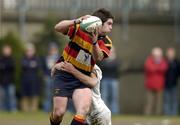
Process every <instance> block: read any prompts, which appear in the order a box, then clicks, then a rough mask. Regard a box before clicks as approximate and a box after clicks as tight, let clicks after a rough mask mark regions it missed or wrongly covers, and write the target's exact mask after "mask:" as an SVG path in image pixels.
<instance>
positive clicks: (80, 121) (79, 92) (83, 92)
mask: <svg viewBox="0 0 180 125" xmlns="http://www.w3.org/2000/svg"><path fill="white" fill-rule="evenodd" d="M91 98H92V93H91V90H90V89H89V88H83V89H76V90H75V91H74V93H73V96H72V99H73V102H74V107H75V109H76V114H75V116H74V118H73V120H72V122H71V125H84V123H85V120H86V115H87V113H88V112H89V109H90V105H91Z"/></svg>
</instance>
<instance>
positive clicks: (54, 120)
mask: <svg viewBox="0 0 180 125" xmlns="http://www.w3.org/2000/svg"><path fill="white" fill-rule="evenodd" d="M67 102H68V98H67V97H60V96H57V97H54V98H53V111H52V113H51V114H50V122H51V125H59V124H60V123H61V121H62V118H63V116H64V113H65V112H66V108H67Z"/></svg>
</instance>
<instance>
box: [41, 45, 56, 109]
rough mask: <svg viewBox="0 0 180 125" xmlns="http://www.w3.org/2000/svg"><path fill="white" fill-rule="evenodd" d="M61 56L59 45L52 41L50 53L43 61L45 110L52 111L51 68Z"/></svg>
mask: <svg viewBox="0 0 180 125" xmlns="http://www.w3.org/2000/svg"><path fill="white" fill-rule="evenodd" d="M58 58H59V53H58V46H57V45H56V44H55V43H50V44H49V48H48V54H47V56H46V57H45V58H44V59H43V61H42V67H43V71H44V80H45V89H44V90H45V91H44V100H43V110H44V111H45V112H50V110H51V107H52V92H51V90H52V79H51V68H52V66H53V65H54V64H55V62H56V60H57V59H58Z"/></svg>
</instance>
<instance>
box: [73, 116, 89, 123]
mask: <svg viewBox="0 0 180 125" xmlns="http://www.w3.org/2000/svg"><path fill="white" fill-rule="evenodd" d="M85 120H86V118H85V117H84V116H82V115H75V116H74V118H73V120H72V122H71V125H84V124H85Z"/></svg>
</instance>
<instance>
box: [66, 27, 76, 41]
mask: <svg viewBox="0 0 180 125" xmlns="http://www.w3.org/2000/svg"><path fill="white" fill-rule="evenodd" d="M78 28H79V24H76V25H74V24H73V25H71V26H70V27H69V29H68V32H67V35H68V36H69V38H70V39H71V38H72V37H73V36H74V34H75V33H76V32H77V30H78Z"/></svg>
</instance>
